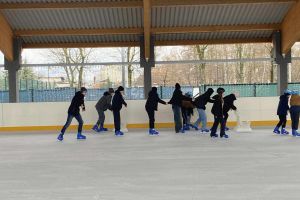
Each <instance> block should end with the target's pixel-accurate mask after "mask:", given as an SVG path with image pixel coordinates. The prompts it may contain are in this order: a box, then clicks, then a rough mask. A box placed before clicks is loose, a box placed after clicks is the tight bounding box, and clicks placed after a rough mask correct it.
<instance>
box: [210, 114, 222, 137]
mask: <svg viewBox="0 0 300 200" xmlns="http://www.w3.org/2000/svg"><path fill="white" fill-rule="evenodd" d="M219 124H220V125H221V132H220V136H223V135H225V119H224V118H223V117H222V116H214V124H213V127H212V128H211V135H214V134H216V132H217V129H218V126H219Z"/></svg>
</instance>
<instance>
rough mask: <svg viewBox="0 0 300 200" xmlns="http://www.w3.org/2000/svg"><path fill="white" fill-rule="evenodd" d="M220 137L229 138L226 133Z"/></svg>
mask: <svg viewBox="0 0 300 200" xmlns="http://www.w3.org/2000/svg"><path fill="white" fill-rule="evenodd" d="M221 138H225V139H227V138H229V136H228V135H226V134H224V135H221Z"/></svg>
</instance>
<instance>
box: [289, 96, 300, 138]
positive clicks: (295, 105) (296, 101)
mask: <svg viewBox="0 0 300 200" xmlns="http://www.w3.org/2000/svg"><path fill="white" fill-rule="evenodd" d="M290 105H291V107H290V114H291V120H292V135H293V136H294V137H300V133H298V127H299V116H300V96H299V92H297V91H293V92H292V96H291V99H290Z"/></svg>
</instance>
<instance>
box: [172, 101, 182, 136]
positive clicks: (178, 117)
mask: <svg viewBox="0 0 300 200" xmlns="http://www.w3.org/2000/svg"><path fill="white" fill-rule="evenodd" d="M172 110H173V114H174V122H175V132H176V133H179V131H180V130H181V129H182V120H181V107H180V106H176V105H173V106H172Z"/></svg>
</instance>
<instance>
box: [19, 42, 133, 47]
mask: <svg viewBox="0 0 300 200" xmlns="http://www.w3.org/2000/svg"><path fill="white" fill-rule="evenodd" d="M134 46H139V42H93V43H92V42H82V43H31V44H30V43H24V44H23V48H28V49H44V48H100V47H103V48H104V47H134Z"/></svg>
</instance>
